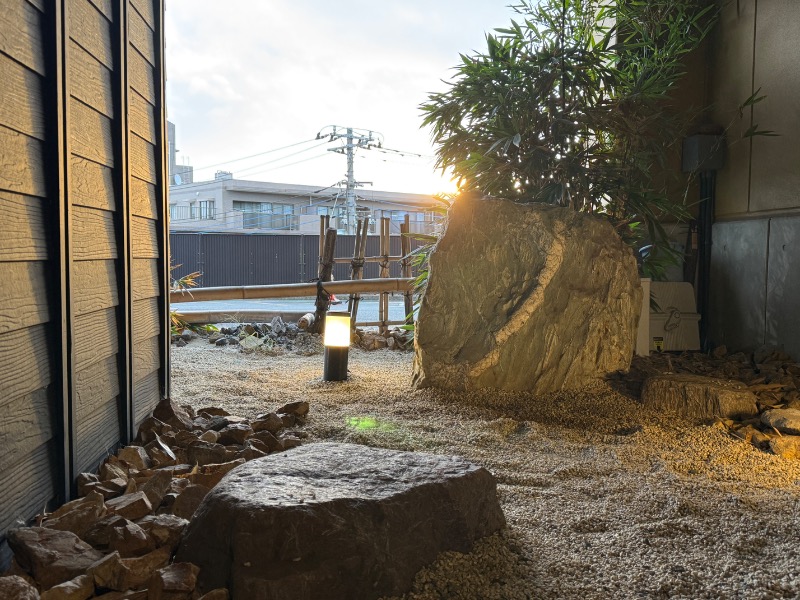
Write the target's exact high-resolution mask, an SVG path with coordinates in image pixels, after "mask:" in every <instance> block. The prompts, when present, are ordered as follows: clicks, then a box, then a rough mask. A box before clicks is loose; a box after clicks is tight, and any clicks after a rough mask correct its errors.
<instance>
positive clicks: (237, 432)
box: [219, 423, 253, 446]
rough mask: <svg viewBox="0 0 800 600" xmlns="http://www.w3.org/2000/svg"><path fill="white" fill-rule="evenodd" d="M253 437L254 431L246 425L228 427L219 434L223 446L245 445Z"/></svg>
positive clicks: (239, 424)
mask: <svg viewBox="0 0 800 600" xmlns="http://www.w3.org/2000/svg"><path fill="white" fill-rule="evenodd" d="M251 435H253V430H252V429H251V428H250V426H249V425H247V424H245V423H235V424H233V425H228V426H227V427H225V428H224V429H222V430H221V431H220V432H219V443H220V444H222V445H223V446H227V445H229V444H239V445H240V446H241V445H244V441H245V440H246V439H247V438H248V437H250V436H251Z"/></svg>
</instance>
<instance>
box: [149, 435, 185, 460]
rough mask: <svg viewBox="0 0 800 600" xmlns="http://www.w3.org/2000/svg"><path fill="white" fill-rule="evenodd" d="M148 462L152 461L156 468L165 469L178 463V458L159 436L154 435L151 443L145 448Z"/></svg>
mask: <svg viewBox="0 0 800 600" xmlns="http://www.w3.org/2000/svg"><path fill="white" fill-rule="evenodd" d="M145 450H147V454H148V456H149V457H150V460H152V461H153V463H154V464H155V466H157V467H166V466H169V465H174V464H175V463H177V462H178V457H177V456H175V452H174V451H173V450H172V448H170V447H169V444H167V443H166V442H165V441H164V440H163V439H162V438H161V437H160V436H158V435H156V436H155V439H153V441H152V442H150V443H149V444H147V445H146V446H145Z"/></svg>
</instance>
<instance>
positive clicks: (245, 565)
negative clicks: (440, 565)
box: [176, 443, 505, 600]
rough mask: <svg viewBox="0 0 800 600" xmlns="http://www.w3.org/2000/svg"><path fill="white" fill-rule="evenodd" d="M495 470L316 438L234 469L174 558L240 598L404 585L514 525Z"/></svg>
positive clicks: (353, 592) (331, 595)
mask: <svg viewBox="0 0 800 600" xmlns="http://www.w3.org/2000/svg"><path fill="white" fill-rule="evenodd" d="M496 491H497V489H496V482H495V479H494V477H493V476H492V474H491V473H489V471H487V470H486V469H484V468H482V467H478V466H477V465H474V464H472V463H470V462H468V461H467V460H465V459H463V458H459V457H452V456H436V455H431V454H423V453H418V452H398V451H395V450H385V449H381V448H370V447H367V446H359V445H354V444H339V443H320V444H307V445H304V446H301V447H299V448H295V449H293V450H290V451H288V452H284V453H281V454H273V455H270V456H266V457H264V458H259V459H256V460H252V461H250V462H248V463H246V464H244V465H242V466H240V467H237V468H236V469H234V470H233V471H231V472H230V473H229V474H228V475H227V476H226V477H225V478H224V479H223V480H222V481H221V482H220V483H219V484H218V485H217V486H216V487H215V488H214V489H213V490H212V491H211V492H210V493H209V494H208V495H207V496H206V497H205V499H204V500H203V503H202V504H201V505H200V507H199V508H198V510H197V512H196V513H195V515H194V517H193V519H192V522H191V524H190V525H189V528H188V530H187V533H186V535H185V536H184V539H183V541H182V542H181V545H180V547H179V549H178V554H177V558H176V560H177V561H180V562H182V561H186V562H191V563H194V564H196V565H198V566H199V567H200V575H199V582H198V585H199V588H200V589H201V591H203V592H207V591H210V590H213V589H215V588H220V587H227V588H228V589H229V590H230V591H231V597H232V600H245V599H246V600H270V599H284V598H292V599H293V600H303V599H309V600H311V599H319V598H325V599H326V600H340V599H341V600H362V599H363V600H367V599H375V598H379V597H381V596H394V595H399V594H402V593H404V592H406V591H408V590H409V589H410V588H411V585H412V582H413V579H414V576H415V574H416V573H417V571H419V569H420V568H422V567H423V566H425V565H428V564H430V563H432V562H433V561H434V560H435V559H436V557H437V555H438V554H439V553H440V552H444V551H448V550H455V551H458V552H469V551H470V550H471V549H472V545H473V543H474V542H475V540H477V539H479V538H481V537H484V536H486V535H489V534H491V533H494V532H495V531H497V530H499V529H501V528H503V527H504V526H505V518H504V516H503V512H502V510H501V509H500V505H499V503H498V501H497V493H496Z"/></svg>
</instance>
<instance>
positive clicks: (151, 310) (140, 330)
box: [132, 298, 161, 345]
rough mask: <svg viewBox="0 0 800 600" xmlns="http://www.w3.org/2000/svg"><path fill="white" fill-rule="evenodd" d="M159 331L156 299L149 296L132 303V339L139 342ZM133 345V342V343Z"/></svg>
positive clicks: (159, 324)
mask: <svg viewBox="0 0 800 600" xmlns="http://www.w3.org/2000/svg"><path fill="white" fill-rule="evenodd" d="M160 332H161V323H160V322H159V319H158V300H157V299H156V298H149V299H147V300H137V301H136V302H134V303H133V335H132V337H133V341H134V342H135V343H139V342H140V341H142V340H146V339H149V338H151V337H154V336H156V335H158V334H159V333H160ZM134 345H135V344H134Z"/></svg>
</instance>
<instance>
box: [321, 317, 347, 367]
mask: <svg viewBox="0 0 800 600" xmlns="http://www.w3.org/2000/svg"><path fill="white" fill-rule="evenodd" d="M323 342H324V344H325V372H324V375H323V379H324V380H325V381H345V380H346V379H347V355H348V352H349V350H350V313H348V312H328V313H326V314H325V336H324V338H323Z"/></svg>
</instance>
